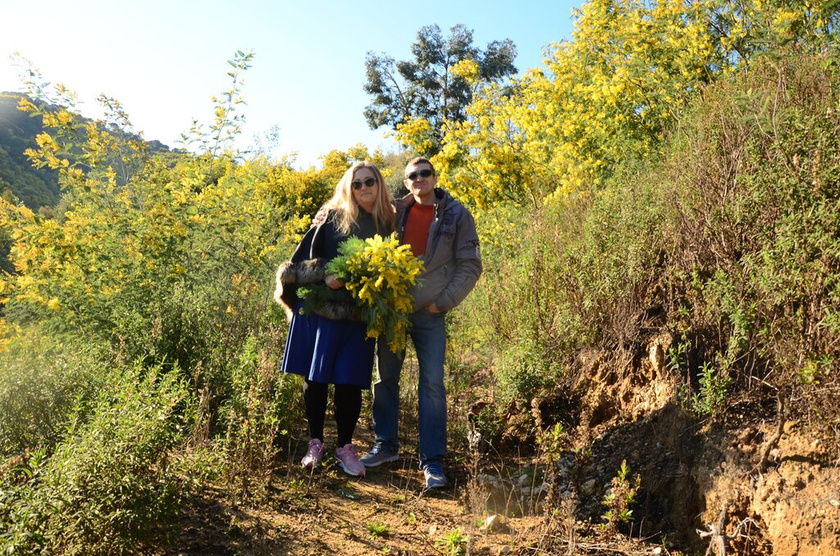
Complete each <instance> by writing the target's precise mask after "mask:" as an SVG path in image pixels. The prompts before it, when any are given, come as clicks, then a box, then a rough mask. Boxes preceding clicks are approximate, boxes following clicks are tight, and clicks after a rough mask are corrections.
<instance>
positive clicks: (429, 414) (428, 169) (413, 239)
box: [361, 158, 481, 488]
mask: <svg viewBox="0 0 840 556" xmlns="http://www.w3.org/2000/svg"><path fill="white" fill-rule="evenodd" d="M403 184H404V185H405V186H406V188H407V189H408V191H409V194H408V195H406V196H405V197H403V198H402V199H400V200H398V201H397V235H398V236H399V238H400V241H401V242H402V243H406V244H409V245H411V250H412V252H413V253H414V254H415V255H416V256H418V257H421V258H422V259H423V261H424V263H425V271H424V272H423V274H422V275H421V276H420V277H419V278H418V285H417V286H416V287H415V288H414V292H413V293H414V313H413V314H412V315H411V317H410V320H411V330H410V332H409V335H410V336H411V341H412V343H413V344H414V349H415V351H416V352H417V362H418V364H419V367H420V380H419V386H418V398H419V401H418V405H419V421H420V422H419V433H420V468H421V469H423V474H424V476H425V480H426V488H441V487H444V486H446V476H445V475H444V472H443V458H444V456H445V454H446V389H445V387H444V374H443V363H444V359H445V355H446V324H445V314H446V312H447V311H449V310H451V309H453V308H454V307H456V306H457V305H458V304H459V303H461V301H463V300H464V298H465V297H466V296H467V294H468V293H469V292H470V291H471V290H472V288H473V286H475V283H476V281H477V280H478V277H479V276H480V275H481V256H480V253H479V248H478V234H477V233H476V229H475V221H474V220H473V217H472V215H471V214H470V212H469V211H468V210H467V209H466V208H465V207H464V205H462V204H461V203H460V202H458V201H457V200H455V199H454V198H453V197H452V196H451V195H450V194H449V193H448V192H446V191H445V190H443V189H440V188H436V187H435V185H436V184H437V176H436V175H435V169H434V167H433V166H432V163H431V162H429V161H428V160H426V159H425V158H415V159H413V160H412V161H410V162H409V163H408V165H407V166H406V168H405V179H404V180H403ZM404 358H405V351H403V352H402V353H393V352H391V351H390V349H388V346H387V344H384V343H383V342H380V343H379V353H378V378H377V380H376V382H375V383H374V385H373V428H374V433H375V435H376V442H375V444H374V445H373V447H372V448H371V450H370V452H368V453H367V455H365V456H364V457H362V458H361V462H362V463H363V464H364V465H365V466H366V467H375V466H377V465H381V464H383V463H386V462H390V461H396V460H397V459H399V455H398V450H399V441H398V439H397V431H398V426H397V421H398V414H399V398H400V390H399V385H400V371H401V369H402V364H403V360H404Z"/></svg>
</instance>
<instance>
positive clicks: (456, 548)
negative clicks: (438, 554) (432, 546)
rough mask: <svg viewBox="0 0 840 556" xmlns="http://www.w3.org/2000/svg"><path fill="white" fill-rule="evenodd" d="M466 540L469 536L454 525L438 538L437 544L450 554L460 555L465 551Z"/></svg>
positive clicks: (453, 555) (452, 555)
mask: <svg viewBox="0 0 840 556" xmlns="http://www.w3.org/2000/svg"><path fill="white" fill-rule="evenodd" d="M468 541H469V537H467V536H465V535H464V534H463V533H461V529H460V528H457V527H456V528H455V529H453V530H452V531H450V532H449V533H448V534H446V535H444V536H443V538H441V539H439V540H438V542H437V545H438V546H439V547H440V548H441V549H443V551H444V552H446V553H447V554H450V555H451V556H461V555H462V554H466V553H467V542H468Z"/></svg>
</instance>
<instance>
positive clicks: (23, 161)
mask: <svg viewBox="0 0 840 556" xmlns="http://www.w3.org/2000/svg"><path fill="white" fill-rule="evenodd" d="M19 99H20V95H19V94H16V93H0V195H2V196H3V197H6V198H9V197H10V195H14V196H15V197H17V198H18V199H20V200H21V201H22V202H23V203H24V204H25V205H26V206H27V207H29V208H31V209H35V210H37V209H38V207H41V206H44V205H47V206H54V205H55V204H56V203H58V199H59V197H60V196H61V193H60V190H59V187H58V172H56V171H54V170H47V169H38V168H34V167H33V166H32V164H30V162H29V159H27V158H26V155H24V154H23V151H25V150H26V149H28V148H30V147H35V146H36V144H35V137H36V136H37V135H38V134H39V133H41V131H42V130H43V126H42V123H41V118H40V116H36V117H30V116H29V114H27V113H25V112H21V111H20V110H18V108H17V105H18V100H19Z"/></svg>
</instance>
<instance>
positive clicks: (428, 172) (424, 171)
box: [406, 168, 434, 181]
mask: <svg viewBox="0 0 840 556" xmlns="http://www.w3.org/2000/svg"><path fill="white" fill-rule="evenodd" d="M432 174H434V172H432V171H431V170H429V169H428V168H424V169H422V170H420V171H419V172H412V173H410V174H409V175H407V176H406V178H408V179H410V180H411V181H414V180H416V179H417V176H420V177H421V178H428V177H429V176H431V175H432Z"/></svg>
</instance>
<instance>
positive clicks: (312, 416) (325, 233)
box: [275, 161, 396, 477]
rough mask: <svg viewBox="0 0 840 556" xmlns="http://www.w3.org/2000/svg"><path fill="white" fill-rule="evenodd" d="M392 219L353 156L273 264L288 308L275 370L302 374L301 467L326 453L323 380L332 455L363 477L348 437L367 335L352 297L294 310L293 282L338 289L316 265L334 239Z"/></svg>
mask: <svg viewBox="0 0 840 556" xmlns="http://www.w3.org/2000/svg"><path fill="white" fill-rule="evenodd" d="M324 215H326V216H325V217H324ZM395 219H396V216H395V212H394V201H393V198H392V197H391V194H390V192H389V191H388V188H387V187H386V186H385V183H384V181H383V179H382V174H381V173H380V171H379V169H378V168H377V167H376V166H375V165H374V164H372V163H370V162H367V161H365V162H357V163H355V164H353V165H352V166H351V167H350V168H349V169H348V170H347V172H345V174H344V176H343V177H342V178H341V180H340V181H339V182H338V184H337V185H336V188H335V193H334V194H333V196H332V198H331V199H330V200H329V201H328V202H327V203H326V205H325V206H324V208H323V209H322V210H321V211H320V212H319V217H317V218H316V223H315V224H314V225H313V226H312V228H310V230H309V231H308V232H307V233H306V235H305V236H304V238H303V240H301V242H300V244H299V245H298V246H297V248H296V249H295V252H294V253H293V254H292V257H291V260H290V261H288V262H285V263H283V264H282V265H280V268H279V269H278V270H277V290H276V291H275V299H276V300H277V301H278V302H279V303H281V304H283V305H284V306H285V307H286V309H287V312H289V313H290V314H291V324H290V326H289V335H288V338H287V340H286V349H285V353H284V356H283V365H282V370H283V372H287V373H293V374H298V375H301V376H303V377H304V386H303V399H304V405H305V407H306V418H307V421H308V424H309V437H310V440H309V446H308V449H307V452H306V455H305V456H304V457H303V459H302V460H301V464H302V465H303V466H304V467H309V468H312V467H316V466H318V465H319V464H320V463H321V460H322V459H323V457H324V454H325V452H326V446H325V444H324V421H325V415H326V409H327V401H328V400H327V398H328V385H329V384H333V385H335V386H334V400H333V403H334V410H335V421H336V428H337V436H338V438H337V449H336V450H335V457H336V459H337V460H338V463H339V465H340V466H341V468H342V469H343V470H344V471H345V472H346V473H347V474H349V475H353V476H357V477H363V476H364V474H365V466H364V465H362V464H361V463H360V462H359V456H358V452H357V451H356V447H355V446H354V445H353V442H352V440H353V433H354V431H355V428H356V423H357V422H358V419H359V413H360V412H361V406H362V390H363V389H370V384H371V374H372V370H373V358H374V350H375V340H373V339H370V338H367V330H366V327H365V324H364V323H363V322H361V321H360V320H359V319H358V311H357V310H356V308H355V305H354V304H353V303H352V302H347V303H332V304H329V305H326V306H321V307H317V308H310V309H311V310H310V311H306V312H305V313H304V314H301V310H300V309H301V308H302V307H303V303H302V301H301V299H300V298H299V297H298V296H297V293H296V292H297V288H298V287H299V286H305V285H307V284H313V283H317V282H324V283H326V285H327V286H328V287H329V288H331V289H334V290H338V289H341V288H343V287H344V284H343V283H342V282H340V281H339V280H337V279H336V277H335V276H328V275H326V274H325V271H324V267H325V265H326V263H327V262H329V261H330V260H331V259H333V258H334V257H336V255H338V246H339V244H340V243H341V242H343V241H345V240H346V239H347V238H349V237H352V236H355V237H358V238H360V239H367V238H370V237H373V236H374V235H375V234H379V235H381V236H387V235H390V234H391V233H392V232H393V231H394V223H395Z"/></svg>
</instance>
